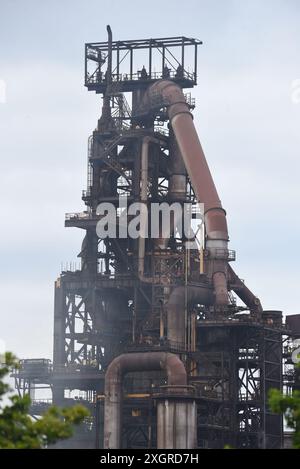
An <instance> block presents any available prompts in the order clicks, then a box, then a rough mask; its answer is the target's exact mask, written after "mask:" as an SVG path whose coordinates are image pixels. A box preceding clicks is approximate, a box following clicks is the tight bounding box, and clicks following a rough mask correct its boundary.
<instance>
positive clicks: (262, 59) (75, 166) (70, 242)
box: [0, 0, 300, 358]
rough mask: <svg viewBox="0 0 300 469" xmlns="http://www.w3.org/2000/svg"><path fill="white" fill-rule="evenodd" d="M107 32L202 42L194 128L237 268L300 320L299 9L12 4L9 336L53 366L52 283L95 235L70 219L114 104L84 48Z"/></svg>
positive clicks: (198, 3) (6, 254) (2, 63)
mask: <svg viewBox="0 0 300 469" xmlns="http://www.w3.org/2000/svg"><path fill="white" fill-rule="evenodd" d="M106 24H110V25H111V27H112V30H113V34H114V39H116V40H117V39H139V38H147V37H166V36H181V35H185V36H190V37H196V38H198V39H201V40H203V42H204V44H203V46H201V48H200V51H199V60H198V64H199V68H198V72H199V83H198V87H197V89H195V90H194V91H193V96H194V97H195V98H196V103H197V107H196V109H195V111H194V112H195V123H196V126H197V130H198V133H199V136H200V139H201V141H202V144H203V147H204V150H205V152H206V156H207V159H208V162H209V165H210V167H211V170H212V173H213V176H214V178H215V182H216V185H217V188H218V190H219V193H220V197H221V199H222V202H223V205H224V207H225V208H226V210H227V214H228V222H229V230H230V238H231V243H230V247H231V249H235V250H236V251H237V262H236V263H235V270H236V271H237V273H238V274H239V275H240V277H241V278H243V279H245V280H246V283H247V285H248V286H249V287H250V288H251V289H252V290H253V291H254V292H255V294H257V295H258V296H259V297H260V298H261V301H262V303H263V306H264V308H265V309H282V310H283V311H284V312H285V313H286V314H295V313H299V309H298V288H299V280H300V279H299V261H300V246H299V234H300V222H299V195H300V185H299V173H300V164H299V148H300V133H299V125H300V99H299V98H300V93H298V92H297V90H294V93H293V86H296V87H297V82H296V80H297V79H298V80H299V79H300V63H299V60H300V59H299V58H300V28H299V24H300V2H299V0H281V1H280V0H251V1H250V0H243V1H241V0H187V1H182V0H181V1H179V0H172V1H164V2H162V1H161V0H160V1H157V0H152V1H151V2H141V1H136V0H134V1H129V0H128V1H127V2H124V1H115V0H109V1H106V0H98V1H96V0H80V1H79V0H72V1H71V0H59V1H58V0H51V1H50V0H44V1H43V2H41V1H40V0H0V83H2V92H1V89H0V101H2V102H0V210H1V211H0V213H1V244H0V250H1V267H0V293H1V307H0V327H1V330H0V339H2V340H4V341H5V342H6V347H7V349H9V350H13V351H14V352H15V353H17V354H18V356H19V357H49V358H51V355H52V316H53V282H54V280H55V278H56V277H57V276H58V275H59V272H60V264H61V262H64V263H65V262H69V261H74V260H76V255H77V254H78V252H79V250H80V243H81V238H82V234H83V233H82V232H81V231H80V230H76V229H75V228H73V229H65V228H64V214H65V212H72V211H81V210H82V209H83V204H82V202H81V199H80V197H81V190H82V189H84V188H85V181H86V148H87V138H88V135H89V134H90V133H91V131H92V130H93V129H94V127H95V125H96V122H97V119H98V117H99V113H100V107H101V100H100V98H99V96H96V95H95V94H94V93H92V92H87V90H86V89H85V88H84V86H83V71H84V56H83V53H84V43H85V42H92V41H104V40H106ZM3 83H5V84H6V102H3V101H4V99H3ZM293 84H294V85H293ZM298 86H299V85H298Z"/></svg>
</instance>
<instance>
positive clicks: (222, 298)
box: [144, 80, 229, 306]
mask: <svg viewBox="0 0 300 469" xmlns="http://www.w3.org/2000/svg"><path fill="white" fill-rule="evenodd" d="M158 96H160V99H161V105H162V106H163V105H166V106H167V108H168V115H169V120H170V124H171V126H172V129H173V132H174V134H175V137H176V141H177V144H178V147H179V150H180V153H181V155H182V158H183V161H184V164H185V167H186V170H187V173H188V175H189V177H190V180H191V183H192V187H193V189H194V192H195V195H196V197H197V200H198V202H200V203H202V204H204V209H205V214H204V220H205V229H206V236H207V240H206V248H207V250H208V252H209V257H210V263H211V266H212V272H211V275H212V280H213V285H214V293H215V304H216V305H217V306H225V305H227V304H228V287H227V262H226V253H227V252H228V240H229V238H228V229H227V221H226V212H225V210H224V209H223V207H222V204H221V201H220V199H219V196H218V193H217V190H216V187H215V184H214V181H213V178H212V176H211V173H210V170H209V167H208V164H207V161H206V158H205V155H204V152H203V150H202V146H201V143H200V141H199V138H198V135H197V132H196V129H195V126H194V123H193V117H192V114H191V113H190V110H189V106H188V104H187V103H186V100H185V97H184V94H183V92H182V89H181V88H180V87H179V86H178V85H176V84H175V83H173V82H171V81H165V80H161V81H158V82H156V83H154V84H153V85H152V86H151V87H150V88H149V89H148V90H147V92H146V93H145V96H144V106H145V107H147V106H148V107H149V110H151V103H152V102H155V100H156V101H157V97H158ZM220 250H222V251H223V252H224V260H223V261H222V260H220V258H219V256H217V253H218V252H220Z"/></svg>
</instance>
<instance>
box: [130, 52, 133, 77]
mask: <svg viewBox="0 0 300 469" xmlns="http://www.w3.org/2000/svg"><path fill="white" fill-rule="evenodd" d="M132 70H133V49H132V48H130V80H132Z"/></svg>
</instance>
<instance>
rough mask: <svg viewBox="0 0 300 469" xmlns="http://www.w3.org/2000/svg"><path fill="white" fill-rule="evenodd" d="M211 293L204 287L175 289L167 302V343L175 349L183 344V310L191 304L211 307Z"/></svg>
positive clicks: (184, 330) (180, 347)
mask: <svg viewBox="0 0 300 469" xmlns="http://www.w3.org/2000/svg"><path fill="white" fill-rule="evenodd" d="M212 302H213V291H212V289H211V288H209V287H208V286H207V287H204V286H199V285H198V286H186V287H185V286H179V287H177V288H175V289H174V290H173V291H172V293H171V295H170V297H169V300H168V302H167V305H166V308H167V321H168V333H167V337H168V341H169V343H170V345H172V346H174V347H175V348H179V349H182V348H183V347H184V344H185V332H186V328H185V314H184V311H185V308H186V307H187V306H191V305H192V304H197V303H199V304H201V305H211V304H212Z"/></svg>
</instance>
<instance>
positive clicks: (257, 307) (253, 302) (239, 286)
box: [228, 265, 263, 314]
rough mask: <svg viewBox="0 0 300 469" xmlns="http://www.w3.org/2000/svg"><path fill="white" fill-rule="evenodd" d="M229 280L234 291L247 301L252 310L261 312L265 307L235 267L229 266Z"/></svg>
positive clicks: (246, 303)
mask: <svg viewBox="0 0 300 469" xmlns="http://www.w3.org/2000/svg"><path fill="white" fill-rule="evenodd" d="M228 273H229V280H230V284H231V287H232V289H233V291H234V292H235V293H236V294H237V296H238V297H239V298H240V299H241V300H242V301H243V302H244V303H245V305H246V306H248V308H249V309H250V310H251V311H254V312H256V313H257V314H261V313H262V312H263V308H262V305H261V302H260V300H259V298H257V297H256V296H255V295H254V294H253V293H252V291H251V290H249V288H248V287H246V285H245V284H244V282H243V281H242V280H241V279H240V278H239V277H238V276H237V274H236V273H235V272H234V270H233V268H232V267H231V266H230V265H229V266H228Z"/></svg>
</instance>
